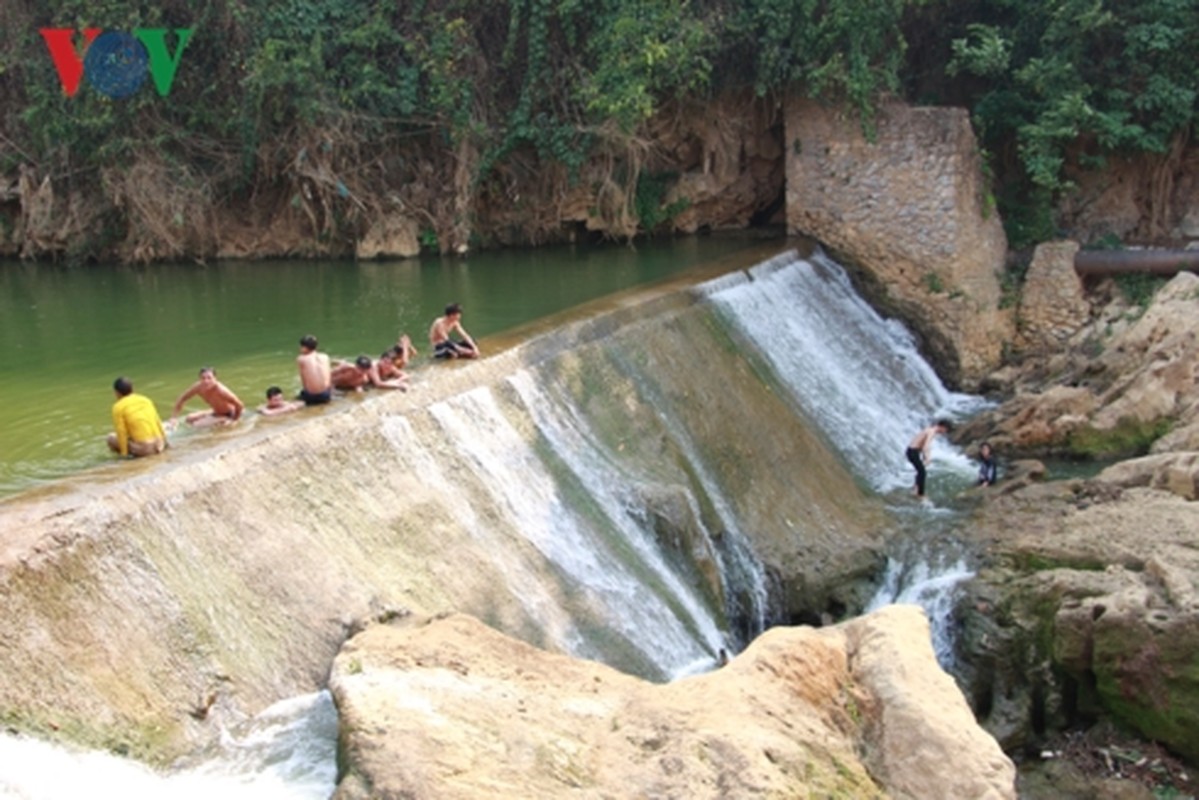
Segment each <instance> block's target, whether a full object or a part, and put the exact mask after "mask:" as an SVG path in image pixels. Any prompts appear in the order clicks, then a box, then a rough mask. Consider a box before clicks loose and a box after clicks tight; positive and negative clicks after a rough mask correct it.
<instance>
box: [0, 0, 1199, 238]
mask: <svg viewBox="0 0 1199 800" xmlns="http://www.w3.org/2000/svg"><path fill="white" fill-rule="evenodd" d="M4 8H5V10H4V11H3V12H0V23H4V24H5V27H6V29H8V28H11V29H12V35H10V36H8V37H4V39H3V41H0V109H3V113H0V134H2V135H3V137H4V138H3V139H0V167H2V168H3V169H4V171H5V173H6V174H11V172H12V171H13V170H15V169H16V167H17V166H18V165H19V164H22V163H24V164H30V165H36V166H37V170H38V173H39V175H51V176H52V177H53V178H54V179H55V181H56V185H57V183H58V182H59V181H66V182H67V184H69V185H65V186H64V189H68V190H70V191H77V190H83V191H85V192H86V191H87V190H96V189H97V188H98V187H100V185H101V175H102V174H103V173H104V172H105V171H106V170H111V169H112V168H117V169H120V168H121V167H122V166H124V165H128V164H130V163H132V161H133V160H134V159H137V158H140V157H143V156H144V155H145V154H153V156H154V157H155V158H160V159H162V160H164V161H168V162H171V163H175V164H179V165H182V166H183V167H184V170H183V171H185V172H190V173H194V174H201V175H206V176H208V178H209V180H210V181H211V183H212V185H211V186H210V187H207V189H206V191H208V194H209V195H210V196H214V197H223V196H228V195H229V194H232V193H234V192H238V191H242V190H244V189H246V188H247V187H249V186H253V185H257V184H258V183H259V182H260V181H264V180H265V181H267V182H270V181H274V180H278V179H279V176H280V174H282V173H285V172H286V171H287V169H288V165H289V164H291V163H292V161H293V159H294V158H295V157H296V153H297V151H299V150H300V148H301V147H303V146H305V145H311V143H312V142H313V141H318V140H319V141H329V142H332V141H334V140H335V139H336V136H340V137H341V139H340V140H339V141H337V142H336V143H337V145H338V146H339V147H341V146H342V145H344V147H343V148H342V150H340V151H339V152H341V151H345V152H351V153H352V156H347V159H348V160H347V162H346V164H345V165H343V166H344V167H345V168H346V169H349V170H352V171H356V174H360V175H367V174H369V175H371V176H374V178H373V179H374V180H379V181H385V180H386V178H385V177H380V176H386V174H387V172H386V169H385V168H383V165H384V164H390V163H394V154H395V153H399V152H403V153H411V152H415V151H413V150H412V149H411V147H410V144H411V142H412V141H415V140H416V138H419V141H420V142H421V143H422V146H423V147H424V149H423V150H420V152H421V154H422V157H426V156H427V154H428V153H430V152H432V153H437V154H439V155H438V156H437V157H440V158H444V159H445V160H447V161H452V160H454V159H458V158H459V157H460V156H459V153H462V154H464V155H463V156H462V157H464V158H466V159H467V161H466V162H463V163H464V165H465V166H466V167H467V168H468V171H469V172H470V175H469V176H468V177H469V179H470V181H468V183H469V184H470V185H471V186H474V187H480V186H485V185H490V184H488V183H487V181H489V180H490V179H491V178H492V176H493V175H494V170H495V169H496V168H497V167H498V166H504V167H507V168H512V167H513V164H514V163H515V164H516V165H517V169H516V170H515V172H516V173H518V174H519V175H521V176H527V175H531V174H536V173H537V172H538V171H539V170H543V169H544V168H545V167H547V166H549V165H561V166H563V167H565V168H566V174H568V175H570V176H572V177H577V176H579V175H580V174H581V173H582V169H583V167H584V165H585V164H587V163H589V161H592V160H593V159H594V157H595V156H596V154H597V153H601V152H602V153H603V154H604V156H605V157H611V159H612V173H613V176H614V179H615V180H617V181H624V183H625V185H624V186H623V187H622V188H623V189H625V190H626V195H627V196H628V197H630V198H634V199H633V204H634V205H635V206H636V207H635V208H631V209H628V210H629V211H632V212H633V213H635V214H636V215H637V217H638V218H639V219H640V220H641V223H642V227H643V229H647V230H648V229H652V228H653V227H655V226H657V225H658V224H660V223H661V222H663V221H664V220H666V219H668V218H669V217H670V216H671V215H672V214H676V213H678V211H679V210H681V209H680V208H677V207H676V208H661V196H662V194H663V192H664V191H665V188H666V187H665V185H662V184H661V181H662V176H651V177H647V178H639V177H638V170H637V169H635V168H632V167H630V166H629V165H630V163H633V162H632V160H631V159H625V160H624V161H622V160H621V158H620V154H618V153H617V154H615V155H613V150H614V149H615V148H617V147H619V146H621V145H620V143H621V142H625V143H643V142H644V141H645V136H646V134H647V132H648V131H649V130H650V129H649V128H648V126H647V122H648V121H649V120H651V119H652V118H653V117H654V115H655V114H657V113H658V112H660V111H661V110H662V109H663V107H664V105H665V104H667V103H669V102H671V101H673V100H674V99H676V98H702V97H703V96H704V95H705V94H706V93H708V92H710V91H712V90H714V89H723V88H753V89H754V90H756V91H757V92H758V93H759V94H766V93H769V92H779V93H784V92H786V93H797V94H799V95H802V96H807V97H812V98H816V99H819V100H821V101H824V102H829V103H839V104H842V105H844V106H845V107H846V108H848V109H850V110H852V111H853V112H854V113H856V114H857V115H858V116H859V118H860V120H861V122H862V124H863V126H864V129H865V130H866V132H867V134H870V133H871V132H872V131H873V127H872V125H873V119H874V109H875V107H876V104H877V103H878V101H879V99H880V98H881V97H883V96H885V95H888V94H894V93H897V92H900V91H901V90H904V89H906V90H908V91H910V92H911V94H912V95H913V96H920V97H926V96H936V97H941V98H945V99H946V100H947V101H948V102H953V103H954V104H956V105H966V106H968V107H969V108H970V109H971V112H972V115H973V119H974V121H975V124H976V127H977V129H978V130H979V132H980V135H981V138H982V140H983V141H982V145H983V147H984V150H985V152H986V153H988V154H992V155H990V156H989V158H990V160H991V164H992V167H993V169H994V174H995V184H994V198H995V203H996V205H997V207H998V209H999V212H1000V213H1001V215H1002V216H1003V219H1004V223H1005V226H1006V228H1007V233H1008V239H1009V243H1010V244H1011V245H1012V246H1013V247H1015V248H1021V247H1024V246H1028V245H1031V244H1033V243H1036V242H1038V241H1043V240H1045V239H1048V238H1052V237H1053V236H1054V235H1055V233H1056V231H1055V230H1054V227H1053V224H1052V210H1053V208H1054V205H1055V202H1056V200H1057V199H1058V197H1059V195H1060V193H1061V192H1063V191H1065V190H1067V189H1069V182H1068V180H1067V179H1066V167H1067V165H1068V164H1069V163H1070V160H1071V159H1075V163H1076V164H1077V165H1079V166H1083V167H1101V166H1102V165H1103V164H1104V162H1105V159H1106V157H1107V156H1109V155H1111V154H1114V153H1137V152H1151V153H1166V152H1168V151H1169V149H1170V147H1171V145H1172V144H1173V143H1175V142H1176V141H1181V140H1183V139H1184V138H1185V136H1186V135H1187V133H1188V132H1189V131H1190V130H1192V129H1193V127H1194V124H1195V122H1196V116H1197V109H1199V59H1196V58H1194V56H1193V53H1192V51H1193V49H1194V48H1193V47H1192V43H1193V42H1195V41H1199V4H1196V3H1195V2H1194V0H1121V2H1119V3H1113V2H1106V1H1105V0H743V2H738V3H731V2H728V0H596V2H592V3H584V2H582V0H499V1H498V2H484V1H483V0H414V2H412V3H397V4H385V3H363V2H360V1H359V0H201V1H200V2H189V1H188V0H156V2H150V0H46V1H45V2H40V0H39V1H38V2H35V0H6V4H5V7H4ZM43 26H51V27H75V28H82V27H85V26H96V27H101V28H105V29H124V30H128V29H132V28H135V27H166V28H179V27H190V28H193V29H194V30H195V33H194V34H193V37H192V40H191V42H190V43H189V45H188V47H187V50H186V52H185V53H184V55H183V59H182V61H181V63H180V68H179V71H178V73H177V76H176V81H175V84H174V86H173V88H172V90H171V93H170V95H169V96H168V97H159V96H157V95H156V94H155V93H154V92H153V91H152V90H151V89H150V88H148V87H147V88H143V90H142V91H140V92H139V93H138V94H136V95H134V96H133V97H131V98H128V99H126V100H119V101H113V100H109V99H108V98H106V97H104V96H102V95H100V94H99V93H98V92H96V91H94V90H92V89H91V88H90V87H88V86H86V85H85V86H84V87H83V88H81V90H80V92H79V94H78V95H77V96H75V97H73V98H65V97H63V95H62V92H61V90H60V88H59V83H58V79H57V75H56V73H55V70H54V67H53V64H52V63H51V61H50V58H49V57H48V54H47V52H46V48H45V44H44V43H43V42H42V41H41V37H40V36H39V35H38V34H37V28H39V27H43ZM909 40H913V41H915V40H918V41H919V43H920V46H919V48H918V49H917V48H913V50H912V51H909V49H908V44H907V43H908V41H909ZM629 146H630V147H631V146H632V144H630V145H629ZM792 146H793V147H796V148H797V147H798V143H793V145H792ZM601 147H603V148H605V149H604V150H602V151H601V150H599V149H598V148H601ZM405 157H406V156H405ZM388 159H393V160H392V161H388ZM637 163H645V162H642V161H638V162H637ZM336 177H337V179H338V180H341V178H342V176H340V175H339V176H336ZM364 180H365V178H364ZM633 181H637V184H636V185H635V186H629V185H628V184H630V183H632V182H633ZM291 188H294V187H291ZM455 191H462V188H461V187H459V186H455ZM344 211H345V210H344V209H342V208H340V207H337V208H332V209H330V211H329V214H330V216H332V217H335V218H337V219H342V218H343V217H342V216H341V215H342V214H343V213H344ZM105 224H106V225H108V223H107V222H105ZM109 228H110V230H111V231H116V232H117V233H119V228H120V225H119V224H117V225H110V226H109ZM114 235H116V234H114Z"/></svg>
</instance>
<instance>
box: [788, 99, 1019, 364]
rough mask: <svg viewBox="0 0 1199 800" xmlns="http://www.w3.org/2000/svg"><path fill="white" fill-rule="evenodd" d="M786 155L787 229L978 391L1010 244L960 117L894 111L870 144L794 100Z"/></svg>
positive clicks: (843, 122) (825, 111)
mask: <svg viewBox="0 0 1199 800" xmlns="http://www.w3.org/2000/svg"><path fill="white" fill-rule="evenodd" d="M785 145H786V147H785V150H786V153H787V227H788V230H790V231H791V232H793V233H802V234H804V235H807V236H811V237H813V238H815V239H817V240H819V241H821V242H823V243H825V244H826V245H828V246H829V247H830V248H831V249H832V250H833V252H835V253H836V254H837V255H838V256H839V258H840V260H843V261H848V262H849V263H851V264H854V265H856V266H857V267H859V268H860V269H861V270H862V271H863V272H864V273H865V275H866V276H867V278H868V280H867V281H866V284H867V290H868V292H869V293H870V294H872V295H873V299H874V300H875V301H876V302H877V303H879V304H881V305H882V306H883V307H884V308H887V309H889V310H890V311H891V312H892V313H894V314H897V315H898V316H900V317H902V318H903V319H904V320H905V321H906V322H908V324H909V325H910V326H911V327H912V328H913V329H914V330H915V331H916V332H917V333H918V334H919V335H920V336H921V337H922V339H923V342H924V345H925V349H926V351H927V352H928V353H929V354H930V355H931V356H932V360H933V361H934V363H935V364H936V365H937V367H938V372H939V373H940V374H941V375H942V377H943V378H944V379H946V380H947V382H949V383H951V384H959V385H963V386H967V387H972V386H977V385H978V383H979V381H980V380H981V379H982V378H983V377H984V376H985V375H986V374H987V373H989V372H990V371H992V370H993V369H995V367H997V366H998V365H999V362H1000V359H1001V357H1002V352H1003V346H1004V342H1005V341H1007V340H1009V339H1010V338H1011V336H1012V326H1011V320H1010V316H1009V314H1008V313H1007V312H1006V311H1004V310H1001V309H1000V308H999V306H1000V299H1001V294H1002V293H1001V289H1000V283H999V275H1000V273H1001V272H1002V269H1003V264H1004V257H1005V255H1006V249H1007V239H1006V237H1005V236H1004V233H1003V227H1002V225H1001V224H1000V220H999V216H998V214H997V213H996V212H995V211H994V209H993V208H991V207H990V201H989V200H988V196H989V195H988V194H987V189H986V186H985V183H984V181H983V176H982V162H981V159H980V157H979V153H978V144H977V142H976V141H975V138H974V133H973V131H972V130H971V128H970V121H969V117H968V115H967V113H966V111H965V110H963V109H945V108H911V107H907V106H903V105H898V104H895V105H890V106H887V107H886V108H884V109H882V110H881V111H880V112H879V115H878V119H877V134H876V136H875V138H873V139H868V138H867V137H866V136H865V135H864V134H863V133H862V130H861V126H860V122H859V120H858V118H857V117H854V116H847V115H845V114H844V112H843V111H839V110H836V109H831V108H825V107H823V106H820V105H818V104H816V103H813V102H811V101H806V100H800V99H796V98H790V99H789V100H788V103H787V108H786V139H785Z"/></svg>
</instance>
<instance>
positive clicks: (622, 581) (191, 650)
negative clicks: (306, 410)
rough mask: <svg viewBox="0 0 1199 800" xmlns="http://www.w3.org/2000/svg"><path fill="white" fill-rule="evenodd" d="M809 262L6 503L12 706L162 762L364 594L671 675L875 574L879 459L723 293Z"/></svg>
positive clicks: (593, 320)
mask: <svg viewBox="0 0 1199 800" xmlns="http://www.w3.org/2000/svg"><path fill="white" fill-rule="evenodd" d="M815 269H816V266H814V265H813V264H812V263H811V262H809V261H807V260H804V259H801V258H800V257H799V256H798V255H797V254H796V253H794V252H789V253H785V254H783V255H781V256H779V257H778V259H776V260H773V261H772V262H771V263H770V265H769V266H768V267H765V268H763V270H764V271H763V274H760V275H758V276H757V277H756V278H755V277H754V276H753V275H748V276H747V275H745V274H744V273H740V272H738V273H736V274H735V275H734V276H732V277H731V278H724V279H719V280H718V281H717V282H716V283H714V284H707V285H702V286H700V287H699V288H688V287H684V288H679V289H675V290H673V291H668V292H650V293H637V294H634V295H632V296H629V297H626V298H623V299H622V300H621V302H619V303H613V304H609V306H608V307H607V308H606V310H604V311H603V312H602V313H597V314H595V315H593V316H590V317H587V318H584V319H581V320H577V321H573V322H570V323H567V324H564V325H561V326H558V327H554V328H553V329H552V330H551V331H549V333H547V334H545V335H540V336H534V337H533V338H530V339H528V340H527V341H524V342H522V343H520V344H517V345H516V346H513V347H511V348H510V349H508V350H505V351H503V352H502V353H500V354H499V355H497V356H494V357H492V358H488V359H486V360H484V361H482V362H479V363H474V364H467V365H461V366H458V365H455V366H453V367H448V368H445V369H441V368H436V369H434V368H430V369H429V370H427V371H425V373H423V374H422V376H421V377H422V379H421V380H420V381H418V382H417V385H416V386H414V388H413V390H412V391H411V392H409V393H408V394H406V395H398V394H396V395H388V396H381V397H371V398H367V399H366V400H365V401H363V402H360V403H344V404H341V405H342V406H343V407H341V408H338V409H335V410H331V411H330V412H329V413H325V414H322V415H320V416H319V418H316V419H303V420H299V421H295V422H293V421H287V422H284V423H282V424H279V425H277V426H273V425H261V426H257V427H256V428H255V429H254V430H253V431H252V432H251V433H250V434H248V435H246V436H243V437H238V438H230V437H222V438H221V439H220V440H219V441H214V443H213V444H212V445H211V446H210V447H206V448H203V449H197V450H196V451H195V452H191V453H187V454H172V455H171V456H170V458H169V459H168V460H166V461H163V462H160V463H152V462H151V463H139V464H136V465H129V466H130V467H131V468H130V469H129V470H128V472H127V473H126V474H122V475H121V476H120V477H119V478H116V479H114V478H111V477H110V476H106V477H105V479H104V480H96V481H83V482H81V483H80V484H79V485H76V486H74V487H73V488H71V489H69V490H66V491H64V492H61V493H56V494H52V495H50V496H46V497H42V496H34V497H27V498H17V499H15V500H12V501H9V502H6V503H4V504H3V506H0V514H2V515H3V529H4V531H5V536H4V551H3V552H4V556H3V562H2V563H3V567H2V569H3V572H2V576H0V580H2V586H0V598H2V599H0V602H2V603H3V610H4V615H3V619H4V623H3V626H4V627H3V630H2V631H0V642H3V647H2V648H0V667H2V668H3V671H4V674H5V675H6V678H7V681H6V683H5V685H4V686H3V688H0V713H2V714H3V716H4V718H5V719H6V721H8V723H9V724H10V725H11V726H13V727H17V728H19V729H23V730H29V731H32V732H38V733H44V734H48V733H50V732H51V731H58V732H60V735H62V736H64V737H65V738H68V739H72V740H74V741H78V742H82V743H85V744H89V745H92V746H99V747H105V748H109V749H117V750H120V751H123V752H128V753H130V754H133V755H136V756H139V757H142V758H147V759H162V758H165V757H169V756H171V755H173V754H176V753H178V752H182V751H184V750H186V749H188V748H190V747H192V746H194V744H196V743H197V742H203V741H205V740H207V739H209V738H211V737H212V736H213V735H214V731H215V730H217V729H218V728H219V726H220V724H221V721H222V720H227V719H234V718H237V717H239V716H245V715H247V714H250V713H253V712H254V711H257V710H259V709H261V708H264V707H266V706H268V705H270V704H271V703H273V702H274V701H276V700H278V699H280V698H282V697H288V696H292V695H296V694H301V693H304V692H310V691H314V690H315V689H317V688H319V687H321V686H323V685H324V680H325V677H326V673H327V670H328V665H329V663H330V662H331V660H332V657H333V656H334V655H335V654H336V652H337V650H338V648H339V647H340V644H341V642H342V641H344V639H345V638H346V637H347V636H348V635H349V633H350V632H351V631H352V630H354V629H355V628H356V626H358V625H360V624H361V623H362V622H363V621H364V620H368V619H372V618H380V617H386V616H388V615H392V614H397V613H409V612H413V613H421V614H438V613H443V612H450V611H462V612H466V613H470V614H472V615H474V616H477V617H479V618H480V619H482V620H484V621H486V622H487V623H488V624H490V625H492V626H493V627H495V628H497V629H499V630H501V631H504V632H506V633H509V634H511V635H514V636H517V637H519V638H521V639H523V640H525V641H528V642H530V643H533V644H536V645H538V646H542V647H545V648H547V649H551V650H557V651H560V652H565V653H569V654H572V655H576V656H579V657H585V658H592V659H596V660H601V661H604V662H606V663H609V664H612V665H613V666H617V667H618V668H620V669H623V670H625V671H628V672H631V673H633V674H638V675H642V676H645V677H649V678H652V679H655V680H665V679H668V678H670V677H671V676H673V675H676V674H680V673H683V672H686V671H688V670H692V669H696V668H703V665H705V664H711V663H714V662H715V660H716V659H717V658H718V657H719V651H720V650H721V649H726V648H728V649H733V650H735V649H738V648H739V647H741V646H743V645H744V643H745V640H747V639H748V638H750V637H752V636H753V635H754V634H755V633H756V632H758V631H759V630H760V629H761V627H763V626H764V625H767V624H769V623H770V622H771V621H772V618H771V617H772V615H775V616H777V617H779V618H781V619H782V620H783V621H787V620H788V619H789V615H791V614H794V613H795V610H796V609H810V608H815V609H821V608H823V607H824V605H825V604H826V603H828V601H829V598H830V597H833V596H834V595H836V594H837V592H839V591H850V589H847V588H846V586H848V583H849V582H846V581H845V580H844V576H846V575H850V576H854V575H856V576H859V577H860V578H861V579H862V581H863V587H866V581H867V580H868V579H869V578H870V577H871V576H872V575H873V574H874V573H876V572H877V571H878V570H879V569H881V563H882V562H881V559H880V556H879V553H878V545H879V536H880V530H881V529H882V528H883V527H884V522H883V514H882V511H881V509H880V507H879V503H878V502H877V501H876V500H875V499H874V498H873V496H872V495H871V493H870V492H869V488H868V487H869V486H870V484H871V483H874V482H876V479H875V477H874V476H873V475H871V474H862V472H861V470H860V469H858V470H855V468H854V456H853V453H852V452H851V451H849V450H844V449H842V450H839V449H837V446H836V445H838V444H839V443H843V442H844V437H842V436H840V435H838V434H836V433H835V432H834V433H832V434H830V433H828V432H827V431H825V430H822V429H821V428H820V427H818V426H817V425H815V424H813V423H812V422H811V420H812V419H814V418H818V417H819V415H818V414H816V413H815V412H814V411H813V410H810V409H809V410H805V409H804V406H803V402H804V401H803V398H802V393H800V392H797V391H796V386H795V382H796V378H795V376H789V375H788V374H787V372H786V371H785V370H781V369H780V368H779V367H777V366H776V365H773V364H772V361H771V358H770V353H769V352H768V349H769V347H777V348H782V349H785V348H788V347H796V346H799V345H801V344H802V342H800V341H794V342H793V341H790V340H789V339H787V338H786V337H790V336H797V335H798V336H802V335H801V334H792V333H789V332H787V331H786V329H785V328H780V329H779V330H776V331H772V332H771V333H770V334H769V336H771V337H773V338H771V339H770V340H769V346H764V344H765V343H762V342H757V341H756V339H755V337H756V336H757V335H758V334H756V333H755V332H754V331H753V330H750V329H747V328H746V326H744V325H741V324H739V322H738V320H737V314H736V313H735V312H736V311H737V310H738V309H740V308H742V307H743V306H744V305H745V304H746V303H747V302H749V300H747V299H742V298H740V297H739V296H738V293H739V292H741V291H742V288H744V286H745V285H746V282H749V283H753V282H755V281H758V282H760V281H761V279H763V278H768V277H770V276H771V275H784V276H786V275H789V273H791V272H795V271H801V272H805V273H806V272H808V271H812V270H815ZM821 269H823V270H825V271H828V270H829V269H831V267H829V266H828V265H824V266H823V267H821ZM739 287H740V288H739ZM792 291H793V292H794V294H793V295H792V296H790V298H787V297H784V298H783V300H784V301H786V300H788V299H789V300H790V302H791V306H790V307H791V313H792V314H793V315H801V316H803V315H804V313H805V312H803V311H802V309H801V308H800V307H798V306H797V305H796V304H798V303H800V302H801V301H802V302H806V301H809V300H815V301H816V302H819V303H821V304H822V305H828V304H829V303H830V302H831V299H830V298H829V297H814V296H810V295H812V294H813V293H812V292H810V291H808V290H806V289H800V290H792ZM830 291H831V292H832V293H833V296H842V295H845V292H848V295H845V296H846V297H852V296H853V295H852V291H850V290H849V289H848V287H847V286H842V288H833V289H831V290H830ZM729 295H731V297H730V296H729ZM845 313H848V312H845ZM834 316H835V315H834ZM779 331H783V332H782V333H780V332H779ZM867 335H869V334H867ZM846 336H849V334H846ZM880 346H882V347H887V346H888V345H887V344H886V343H883V344H881V345H880ZM876 360H881V359H876ZM913 391H916V390H913ZM920 391H927V392H929V393H931V397H929V396H925V395H923V394H921V395H919V396H918V397H916V398H915V400H914V402H918V403H922V404H927V405H928V406H929V407H936V406H937V405H938V404H940V403H942V400H940V399H938V395H937V394H936V392H937V391H938V389H937V388H936V386H935V385H933V386H931V387H929V388H927V389H926V390H920ZM940 391H943V390H940ZM861 426H862V427H865V426H866V425H865V423H862V425H861ZM830 443H831V444H830ZM880 446H881V445H880ZM800 572H802V573H803V574H804V576H805V579H804V580H803V581H795V580H789V578H792V577H794V576H795V575H796V574H798V573H800ZM863 590H864V588H863ZM838 602H841V603H845V602H846V598H845V597H840V598H839V600H838Z"/></svg>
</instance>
